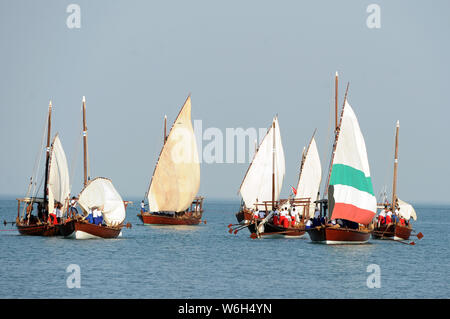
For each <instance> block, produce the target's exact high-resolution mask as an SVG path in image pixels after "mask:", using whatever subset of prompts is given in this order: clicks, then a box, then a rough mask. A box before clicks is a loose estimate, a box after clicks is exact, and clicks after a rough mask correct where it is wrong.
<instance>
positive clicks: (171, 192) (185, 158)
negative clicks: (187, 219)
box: [147, 96, 200, 212]
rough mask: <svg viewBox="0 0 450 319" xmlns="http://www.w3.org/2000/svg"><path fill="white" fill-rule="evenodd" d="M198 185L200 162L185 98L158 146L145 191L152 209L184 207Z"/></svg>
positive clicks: (154, 210) (189, 99) (188, 204)
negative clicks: (150, 178)
mask: <svg viewBox="0 0 450 319" xmlns="http://www.w3.org/2000/svg"><path fill="white" fill-rule="evenodd" d="M199 187H200V163H199V157H198V151H197V143H196V140H195V135H194V130H193V128H192V123H191V97H190V96H189V97H188V98H187V99H186V102H185V103H184V105H183V107H182V108H181V111H180V113H179V114H178V117H177V119H176V120H175V122H174V124H173V126H172V128H171V130H170V133H169V135H168V137H167V140H166V142H165V144H164V146H163V148H162V150H161V153H160V155H159V159H158V162H157V163H156V167H155V171H154V173H153V177H152V180H151V183H150V187H149V190H148V193H147V198H148V203H149V209H150V211H152V212H158V211H170V212H182V211H185V210H186V209H187V208H188V207H189V206H190V205H191V203H192V201H193V200H194V198H195V196H196V195H197V192H198V189H199Z"/></svg>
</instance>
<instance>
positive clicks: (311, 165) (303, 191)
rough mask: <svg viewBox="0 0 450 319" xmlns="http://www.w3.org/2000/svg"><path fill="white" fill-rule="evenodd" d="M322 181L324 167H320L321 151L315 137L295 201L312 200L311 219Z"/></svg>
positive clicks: (300, 178)
mask: <svg viewBox="0 0 450 319" xmlns="http://www.w3.org/2000/svg"><path fill="white" fill-rule="evenodd" d="M321 180H322V166H321V165H320V157H319V151H318V150H317V144H316V140H315V139H314V137H313V138H312V139H311V142H310V144H309V147H308V149H307V150H306V154H305V156H304V161H303V166H302V169H301V172H300V176H299V179H298V184H297V194H296V195H295V199H300V198H310V200H311V202H310V207H309V210H308V211H309V217H313V216H314V209H315V206H316V204H315V203H314V201H315V200H316V199H317V196H318V192H319V188H320V182H321Z"/></svg>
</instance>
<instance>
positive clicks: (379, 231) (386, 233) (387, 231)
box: [372, 224, 395, 239]
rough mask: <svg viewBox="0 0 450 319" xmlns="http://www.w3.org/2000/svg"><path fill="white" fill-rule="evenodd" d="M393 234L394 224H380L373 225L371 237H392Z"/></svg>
mask: <svg viewBox="0 0 450 319" xmlns="http://www.w3.org/2000/svg"><path fill="white" fill-rule="evenodd" d="M394 234H395V225H394V224H389V225H386V224H384V225H380V226H379V227H375V229H374V230H373V232H372V238H373V239H392V238H394Z"/></svg>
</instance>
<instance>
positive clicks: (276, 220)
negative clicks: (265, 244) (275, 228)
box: [273, 215, 278, 225]
mask: <svg viewBox="0 0 450 319" xmlns="http://www.w3.org/2000/svg"><path fill="white" fill-rule="evenodd" d="M273 224H274V225H278V216H276V215H275V216H273Z"/></svg>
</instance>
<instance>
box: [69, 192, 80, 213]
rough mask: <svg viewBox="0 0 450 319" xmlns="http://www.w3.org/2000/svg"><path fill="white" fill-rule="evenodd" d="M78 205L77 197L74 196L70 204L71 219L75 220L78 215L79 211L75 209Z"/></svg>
mask: <svg viewBox="0 0 450 319" xmlns="http://www.w3.org/2000/svg"><path fill="white" fill-rule="evenodd" d="M76 205H77V201H76V198H75V196H72V199H71V200H70V202H69V216H70V218H74V217H75V216H77V215H78V210H77V208H76V207H75V206H76Z"/></svg>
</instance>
